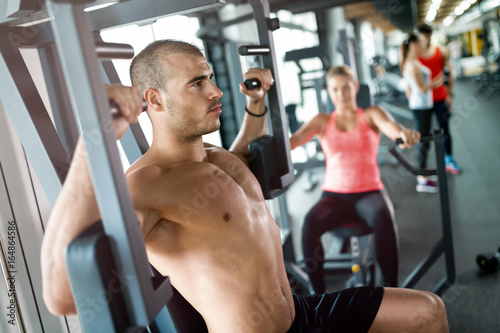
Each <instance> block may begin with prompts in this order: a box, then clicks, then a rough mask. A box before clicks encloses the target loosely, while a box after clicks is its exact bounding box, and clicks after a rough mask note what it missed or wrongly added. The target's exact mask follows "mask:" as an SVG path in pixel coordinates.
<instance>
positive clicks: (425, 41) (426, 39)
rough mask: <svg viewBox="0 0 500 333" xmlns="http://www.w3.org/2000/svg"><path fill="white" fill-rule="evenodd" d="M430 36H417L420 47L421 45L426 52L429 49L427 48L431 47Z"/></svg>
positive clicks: (427, 34) (422, 34)
mask: <svg viewBox="0 0 500 333" xmlns="http://www.w3.org/2000/svg"><path fill="white" fill-rule="evenodd" d="M431 36H432V34H431V33H421V34H420V35H419V36H418V39H419V41H420V45H422V47H423V48H424V49H425V50H426V49H428V48H429V46H431Z"/></svg>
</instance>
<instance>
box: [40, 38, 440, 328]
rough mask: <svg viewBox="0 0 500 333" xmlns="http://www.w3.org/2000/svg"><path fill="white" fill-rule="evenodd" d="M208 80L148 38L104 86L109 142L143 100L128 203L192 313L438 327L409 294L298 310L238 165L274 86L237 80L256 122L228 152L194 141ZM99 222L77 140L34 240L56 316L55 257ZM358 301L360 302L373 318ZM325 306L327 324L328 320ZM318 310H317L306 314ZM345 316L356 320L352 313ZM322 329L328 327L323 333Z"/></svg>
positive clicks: (64, 291)
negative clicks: (109, 107) (118, 77)
mask: <svg viewBox="0 0 500 333" xmlns="http://www.w3.org/2000/svg"><path fill="white" fill-rule="evenodd" d="M212 75H213V74H212V71H211V69H210V67H209V65H208V63H207V61H206V59H205V57H204V56H203V54H202V53H201V52H200V51H199V50H198V49H197V48H196V47H194V46H192V45H190V44H186V43H183V42H176V41H158V42H154V43H152V44H150V45H149V46H148V47H147V48H146V49H145V50H144V51H142V52H141V53H140V54H139V55H138V56H137V57H136V58H135V59H134V62H133V64H132V66H131V77H132V82H133V84H134V86H136V87H137V88H135V87H122V86H108V87H107V92H108V96H109V97H110V99H113V100H115V102H116V103H117V104H118V106H119V107H120V109H121V110H122V113H123V114H124V116H125V117H124V118H122V119H120V120H117V121H115V128H116V132H117V137H120V136H121V135H123V133H124V132H125V130H126V128H127V125H128V123H131V122H135V121H137V116H138V114H139V113H140V109H141V97H143V98H144V99H145V100H146V101H147V103H148V111H147V112H148V115H149V117H150V118H151V121H152V123H153V143H152V145H151V148H150V149H149V150H148V151H147V153H146V154H144V156H143V157H141V158H140V159H139V160H138V161H137V162H136V163H134V164H133V165H132V166H131V167H130V169H129V170H128V171H127V181H128V185H129V189H130V193H131V197H132V201H133V203H134V207H135V211H136V214H137V217H138V219H139V221H140V223H141V227H142V231H143V235H144V239H145V244H146V250H147V253H148V258H149V260H150V262H151V263H152V265H153V266H155V267H156V269H157V270H158V271H159V272H160V273H162V274H163V275H166V276H167V275H168V276H169V277H170V279H171V282H172V284H173V285H174V286H175V287H176V288H177V289H178V290H179V292H180V293H181V294H182V295H183V296H184V297H185V298H186V299H187V300H188V301H189V302H190V303H191V304H192V305H193V306H194V308H195V309H196V310H197V311H198V312H200V314H201V315H202V316H203V318H204V320H205V322H206V324H207V327H208V329H209V331H210V332H231V333H232V332H255V333H257V332H259V333H265V332H269V333H271V332H287V331H290V332H291V331H293V332H299V331H300V332H306V331H309V330H310V329H313V328H314V327H322V328H323V329H325V330H326V331H332V329H333V328H334V327H338V326H337V325H345V324H346V323H338V320H341V321H346V320H347V321H349V322H350V324H351V325H352V324H354V325H358V323H359V322H363V324H362V325H361V326H362V327H363V328H355V329H353V330H350V332H354V331H356V332H357V331H364V332H366V331H368V329H370V332H382V331H387V330H390V331H393V332H402V331H407V332H413V331H415V332H416V331H417V330H422V329H423V331H426V332H447V329H448V326H447V320H446V312H445V309H444V304H443V303H442V301H441V300H440V299H439V297H437V296H436V295H433V294H430V293H426V292H419V291H415V290H406V289H391V288H384V289H382V288H378V289H374V288H366V289H363V290H361V289H360V290H359V293H352V292H351V293H347V295H349V297H350V298H349V299H353V300H355V301H357V302H359V303H360V304H361V305H360V306H353V305H352V304H351V305H350V306H349V307H347V306H346V307H345V308H344V307H341V306H337V307H336V308H335V304H336V303H335V300H337V299H338V300H339V302H338V303H339V304H342V302H341V301H345V300H346V298H345V297H341V296H342V294H329V295H314V296H312V298H311V299H313V300H314V301H315V302H316V303H319V302H320V301H321V302H323V303H325V305H326V307H323V308H320V309H315V307H312V308H310V309H309V311H310V312H311V313H310V314H307V313H304V310H305V309H306V308H307V305H305V304H306V302H307V299H305V298H302V299H300V298H299V297H298V296H296V295H294V296H292V292H291V290H290V286H289V284H288V280H287V276H286V272H285V268H284V263H283V253H282V249H281V237H280V231H279V228H278V226H277V224H276V222H275V221H274V219H273V217H272V216H271V214H270V213H269V211H268V209H267V206H266V203H265V200H264V197H263V195H262V191H261V189H260V185H259V183H258V182H257V180H256V179H255V177H254V176H253V174H252V173H251V171H250V170H249V169H248V168H247V165H246V160H245V154H247V153H248V148H247V147H248V143H250V142H251V141H253V140H254V139H255V138H257V137H259V136H261V135H263V134H265V133H266V125H265V117H256V116H255V115H259V114H263V113H264V112H265V110H266V108H265V104H264V103H265V102H264V97H265V95H266V93H267V91H268V90H269V88H270V87H271V85H272V84H273V78H272V74H271V72H270V71H269V70H268V69H256V68H254V69H250V70H249V71H248V72H247V73H245V75H244V78H245V79H248V78H257V79H259V80H260V81H261V83H262V86H261V87H260V88H258V89H253V90H247V89H246V88H245V87H244V86H243V85H241V86H240V90H241V92H242V93H243V94H245V95H246V96H247V100H248V103H247V110H248V111H249V112H251V113H253V114H254V115H251V114H250V113H248V114H246V115H245V117H244V120H243V125H242V128H241V130H240V133H239V135H238V137H237V138H236V140H235V142H234V144H233V145H232V147H231V148H230V151H229V152H228V151H226V150H224V149H222V148H218V147H215V146H212V145H208V144H204V143H203V142H202V135H203V134H206V133H209V132H213V131H215V130H217V129H218V128H219V126H220V122H219V115H220V113H221V103H220V98H221V97H222V91H220V90H219V88H217V86H215V84H214V83H213V82H212V81H211V78H212ZM97 220H99V213H98V209H97V205H96V200H95V196H94V192H93V188H92V184H91V181H90V176H89V171H88V167H87V163H86V155H85V149H84V146H83V145H82V142H80V143H79V144H78V149H77V152H76V153H75V158H74V160H73V162H72V166H71V169H70V172H69V174H68V177H67V179H66V181H65V183H64V187H63V189H62V191H61V194H60V196H59V198H58V200H57V202H56V204H55V205H54V208H53V212H52V214H51V217H50V220H49V223H48V226H47V229H46V234H45V238H44V242H43V245H42V258H41V259H42V274H43V287H44V290H43V295H44V300H45V302H46V304H47V307H48V308H49V310H50V311H51V312H52V313H53V314H55V315H64V314H72V313H75V305H74V303H73V298H72V295H71V290H70V287H69V283H68V277H67V272H66V267H65V265H64V260H63V251H64V249H65V247H66V246H67V245H68V244H69V243H70V242H71V240H72V239H74V238H75V237H76V236H77V235H78V234H79V233H80V232H81V231H82V230H84V229H86V228H87V227H89V226H90V225H92V224H94V223H95V221H97ZM344 294H345V293H344ZM353 294H355V295H353ZM382 295H383V298H382ZM327 303H328V304H327ZM365 303H369V304H370V310H369V311H368V312H369V313H371V315H367V313H366V311H365V310H366V309H365V307H363V306H364V305H365ZM332 308H334V309H333V310H335V311H336V312H333V311H332V313H334V314H335V313H337V314H338V315H337V316H336V318H332V317H335V316H333V315H330V317H329V316H328V313H329V311H330V310H331V309H332ZM263 309H265V310H263ZM321 309H323V310H321ZM319 310H321V311H322V312H324V314H322V315H321V316H318V315H317V314H314V312H315V311H319ZM338 311H342V312H340V313H339V312H338ZM347 312H349V313H347ZM354 314H356V315H357V317H350V316H352V315H354ZM310 315H315V316H318V318H319V317H321V318H322V320H324V321H323V322H318V323H315V324H314V323H312V318H309V319H308V320H309V322H308V321H307V320H305V319H304V318H305V317H306V316H310ZM375 315H376V318H375V320H373V317H375ZM372 322H373V323H372ZM329 323H331V325H334V326H330V328H328V327H326V326H325V325H327V324H329ZM292 324H293V325H292ZM306 324H311V325H309V326H305V325H306ZM314 325H316V326H314ZM344 327H349V326H344ZM352 327H354V326H352ZM370 327H371V328H370Z"/></svg>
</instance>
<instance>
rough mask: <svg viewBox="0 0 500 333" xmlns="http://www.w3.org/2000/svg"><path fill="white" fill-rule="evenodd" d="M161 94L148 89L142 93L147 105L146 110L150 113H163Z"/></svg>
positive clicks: (156, 90) (155, 90)
mask: <svg viewBox="0 0 500 333" xmlns="http://www.w3.org/2000/svg"><path fill="white" fill-rule="evenodd" d="M163 95H164V94H163V93H162V92H161V91H159V90H158V89H153V88H148V89H146V91H145V92H144V99H145V100H146V102H147V103H148V108H149V109H150V110H152V111H157V112H158V111H163V110H164V105H163V98H162V97H163Z"/></svg>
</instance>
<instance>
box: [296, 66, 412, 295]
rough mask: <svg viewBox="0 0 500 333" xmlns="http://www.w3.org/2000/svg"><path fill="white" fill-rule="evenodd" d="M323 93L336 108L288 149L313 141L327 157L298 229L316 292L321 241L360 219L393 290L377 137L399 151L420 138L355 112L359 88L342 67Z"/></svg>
mask: <svg viewBox="0 0 500 333" xmlns="http://www.w3.org/2000/svg"><path fill="white" fill-rule="evenodd" d="M326 81H327V90H328V94H329V95H330V98H331V100H332V102H333V104H334V105H335V108H336V109H335V111H334V112H332V113H331V114H330V115H328V114H324V113H320V114H318V115H316V116H315V117H314V118H312V119H311V120H310V121H309V122H308V123H306V124H304V125H303V126H302V127H301V128H300V129H299V130H298V131H297V132H295V133H294V134H293V135H292V137H291V138H290V146H291V149H294V148H296V147H298V146H301V145H303V144H305V143H306V142H308V141H309V140H311V139H312V138H313V137H314V136H318V138H319V141H320V143H321V147H322V149H323V152H324V153H325V156H326V173H325V181H324V183H323V186H322V188H321V189H322V190H323V195H322V197H321V199H320V201H319V202H318V203H317V204H316V205H315V206H314V207H313V208H312V209H311V210H310V211H309V213H308V214H307V216H306V218H305V221H304V225H303V227H302V248H303V251H304V258H306V262H307V265H308V267H307V270H308V274H309V276H310V279H311V282H312V284H313V287H314V291H315V292H316V293H323V292H325V282H324V276H323V262H324V254H323V248H322V245H321V240H320V237H321V235H322V234H323V233H325V232H326V231H329V230H333V229H335V228H336V227H337V226H339V225H340V224H341V223H342V222H343V221H345V220H346V219H349V218H352V217H361V218H363V219H364V220H365V221H366V222H367V224H368V225H369V226H370V227H371V228H373V229H374V230H375V250H376V254H377V261H378V263H379V265H380V268H381V271H382V276H383V280H384V281H383V284H384V286H391V287H395V286H397V283H398V282H397V279H398V242H397V232H396V224H395V221H394V210H393V206H392V203H391V201H390V199H389V197H388V195H387V192H386V191H385V189H384V184H383V183H382V181H381V179H380V172H379V168H378V164H377V152H378V146H379V143H380V135H381V134H382V133H383V134H385V135H386V136H387V137H389V138H390V139H392V140H396V139H397V138H401V139H403V142H404V144H403V145H402V148H408V147H411V146H412V145H414V144H415V143H417V142H419V140H420V133H419V132H416V131H414V130H411V129H406V128H405V127H404V126H402V125H401V124H399V123H397V122H396V121H395V120H394V119H393V118H392V117H391V115H390V114H389V113H387V112H386V111H384V110H383V109H381V108H380V107H378V106H371V107H369V108H367V109H366V110H363V109H361V108H358V106H357V104H356V94H357V92H358V88H359V84H358V82H357V81H356V79H355V78H354V76H353V75H352V72H351V70H350V69H349V67H347V66H337V67H332V68H331V69H330V70H329V71H328V73H327V75H326Z"/></svg>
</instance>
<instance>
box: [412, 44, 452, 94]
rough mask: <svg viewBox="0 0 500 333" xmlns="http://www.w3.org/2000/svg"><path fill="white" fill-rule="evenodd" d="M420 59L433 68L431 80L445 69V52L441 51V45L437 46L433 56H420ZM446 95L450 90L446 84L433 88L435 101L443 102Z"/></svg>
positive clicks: (423, 63)
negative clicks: (447, 89) (425, 57)
mask: <svg viewBox="0 0 500 333" xmlns="http://www.w3.org/2000/svg"><path fill="white" fill-rule="evenodd" d="M418 60H419V61H420V62H421V63H422V65H424V66H426V67H428V68H429V69H430V70H431V80H432V79H434V78H435V77H436V76H438V75H439V73H441V72H442V71H443V68H444V61H443V54H442V53H441V49H440V48H439V47H436V51H435V52H434V54H433V55H432V57H430V58H427V59H424V58H418ZM446 96H448V92H447V91H446V87H445V85H444V84H442V85H440V86H439V87H436V88H434V89H432V100H433V101H434V102H442V101H444V100H445V99H446Z"/></svg>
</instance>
